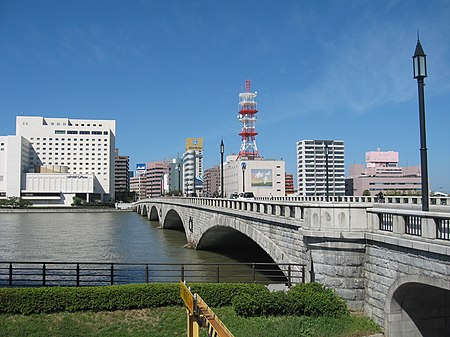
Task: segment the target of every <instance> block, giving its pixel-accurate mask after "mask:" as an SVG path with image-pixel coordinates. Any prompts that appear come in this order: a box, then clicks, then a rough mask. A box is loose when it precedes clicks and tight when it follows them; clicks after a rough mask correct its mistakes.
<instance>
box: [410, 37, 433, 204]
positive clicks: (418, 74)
mask: <svg viewBox="0 0 450 337" xmlns="http://www.w3.org/2000/svg"><path fill="white" fill-rule="evenodd" d="M413 70H414V78H416V79H417V86H418V94H419V122H420V170H421V179H422V211H429V209H430V206H429V189H428V160H427V136H426V128H425V97H424V86H425V83H424V78H425V77H427V59H426V55H425V53H424V52H423V49H422V45H421V44H420V40H419V34H417V44H416V50H415V52H414V56H413Z"/></svg>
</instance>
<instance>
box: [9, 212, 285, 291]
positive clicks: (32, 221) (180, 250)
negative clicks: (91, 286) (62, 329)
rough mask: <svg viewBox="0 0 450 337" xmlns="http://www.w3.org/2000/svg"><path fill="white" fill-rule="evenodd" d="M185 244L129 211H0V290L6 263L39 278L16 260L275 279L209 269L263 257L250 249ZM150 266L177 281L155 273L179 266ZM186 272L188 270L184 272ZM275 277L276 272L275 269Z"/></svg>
mask: <svg viewBox="0 0 450 337" xmlns="http://www.w3.org/2000/svg"><path fill="white" fill-rule="evenodd" d="M186 243H187V241H186V236H185V233H184V232H182V231H176V230H167V229H162V228H161V227H160V226H159V224H158V222H154V221H148V219H147V217H143V216H141V215H139V214H137V213H133V212H84V213H64V212H57V213H0V286H2V285H3V286H4V285H7V284H8V283H9V282H10V281H9V279H10V276H8V273H10V271H9V269H8V268H9V266H10V265H9V263H10V262H11V263H13V265H15V268H25V269H22V271H19V270H15V271H14V272H13V274H14V275H16V274H17V273H18V274H19V275H20V273H22V272H23V270H25V273H28V272H30V273H34V272H36V270H38V271H37V273H38V274H39V275H41V274H42V265H41V266H40V267H37V266H36V265H34V267H33V268H35V269H34V271H33V272H31V271H29V270H28V271H27V268H31V265H30V264H27V265H22V266H21V267H19V266H20V264H18V262H27V263H28V262H39V263H45V264H46V265H47V267H48V268H50V269H51V268H60V267H59V266H60V264H58V265H56V264H53V266H51V262H57V263H60V262H66V263H74V262H75V263H80V264H82V263H114V264H116V263H135V264H157V263H163V264H196V265H198V266H186V268H187V269H186V273H187V274H186V277H187V276H188V274H189V277H191V278H196V277H199V278H200V279H198V278H196V280H197V281H202V280H203V281H205V282H206V281H208V280H210V281H211V280H216V279H217V278H218V276H217V275H218V274H220V277H221V281H225V279H226V278H227V277H231V278H230V279H228V281H232V282H237V281H243V282H249V281H250V282H251V281H252V279H254V277H256V279H257V280H258V281H262V282H266V281H268V280H273V279H274V276H273V270H272V271H271V272H270V273H268V271H267V266H266V267H265V266H259V267H258V266H257V267H256V269H255V270H253V269H252V268H253V267H252V266H251V264H246V265H245V266H244V265H240V266H236V265H233V266H221V267H220V272H219V267H217V266H211V265H207V264H213V263H214V264H216V263H217V264H218V263H222V264H223V263H228V264H230V263H236V262H251V261H257V260H258V261H261V255H260V254H259V255H258V254H255V253H254V251H255V249H253V248H251V247H250V248H249V249H248V250H247V251H245V253H244V251H242V250H239V252H238V255H236V254H237V252H236V249H234V251H233V250H232V251H231V252H226V251H221V252H214V251H202V250H195V249H190V248H185V247H184V246H185V245H186ZM233 253H234V254H233ZM238 258H244V259H246V261H238V260H237V259H238ZM264 262H268V261H267V260H265V261H264ZM72 268H73V265H72ZM108 268H109V267H108ZM118 268H120V266H118ZM124 268H126V267H124ZM141 268H143V267H141ZM150 268H151V273H152V272H154V275H153V276H154V277H153V279H155V278H158V281H163V282H165V281H171V282H172V281H173V277H174V275H175V276H178V277H179V275H180V273H179V272H175V274H170V272H169V274H170V275H168V274H167V273H164V272H161V271H157V270H159V269H164V268H171V270H172V271H173V269H172V268H175V269H176V268H178V270H179V268H181V266H178V267H176V266H175V267H174V266H170V267H164V266H160V267H158V266H152V267H150ZM189 268H191V270H188V269H189ZM258 268H262V269H258ZM271 268H273V267H271ZM192 269H194V270H195V269H197V271H192ZM123 273H125V274H124V277H125V282H126V283H127V282H142V280H143V276H142V275H143V274H142V270H141V271H140V272H138V274H139V275H140V276H139V278H140V279H139V281H136V279H134V278H133V277H134V276H132V275H131V274H133V271H131V272H127V271H125V272H123ZM130 273H131V274H130ZM274 273H275V275H278V274H279V273H278V272H277V271H275V272H274ZM156 275H160V276H156ZM161 275H163V276H161ZM194 275H197V276H194ZM233 275H234V276H233ZM236 275H237V276H236ZM255 275H256V276H255ZM236 277H238V278H236ZM276 277H279V275H278V276H276ZM13 278H15V279H17V278H20V276H14V277H13ZM41 279H42V275H41V276H36V277H35V278H34V280H35V281H36V280H39V282H38V283H42V282H41V281H40V280H41ZM14 282H16V281H14ZM24 282H25V281H24ZM16 283H17V282H16ZM13 284H14V283H13ZM27 284H28V283H27V282H25V283H22V285H27Z"/></svg>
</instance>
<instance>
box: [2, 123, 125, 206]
mask: <svg viewBox="0 0 450 337" xmlns="http://www.w3.org/2000/svg"><path fill="white" fill-rule="evenodd" d="M115 133H116V122H115V121H114V120H86V119H69V118H44V117H29V116H18V117H17V118H16V135H15V136H0V198H2V197H3V198H6V197H11V196H16V197H22V198H23V199H28V200H30V201H31V202H32V203H33V204H35V205H52V206H57V205H61V206H63V205H66V206H67V205H70V204H71V203H72V201H73V197H74V196H77V197H80V198H82V199H84V200H86V201H87V202H89V201H101V202H108V201H111V200H112V199H113V198H114V154H115V152H114V149H115Z"/></svg>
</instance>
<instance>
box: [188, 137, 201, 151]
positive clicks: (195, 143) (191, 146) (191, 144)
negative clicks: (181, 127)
mask: <svg viewBox="0 0 450 337" xmlns="http://www.w3.org/2000/svg"><path fill="white" fill-rule="evenodd" d="M186 151H203V138H186Z"/></svg>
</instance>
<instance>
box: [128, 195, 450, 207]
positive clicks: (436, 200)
mask: <svg viewBox="0 0 450 337" xmlns="http://www.w3.org/2000/svg"><path fill="white" fill-rule="evenodd" d="M158 198H167V197H155V198H154V199H158ZM168 198H172V199H182V200H189V201H190V202H192V203H200V204H203V203H208V201H206V200H210V202H209V203H211V202H213V201H217V202H219V204H220V203H221V202H220V201H222V202H223V201H227V200H233V201H240V202H242V201H243V200H239V199H230V198H206V197H168ZM145 200H146V199H142V200H139V201H137V202H135V203H134V204H136V203H139V202H140V201H145ZM201 200H204V201H201ZM255 201H264V202H269V203H270V202H276V201H282V202H297V203H298V202H303V203H311V202H320V203H321V202H324V203H380V200H379V198H378V197H377V196H330V197H329V201H327V197H326V196H300V195H291V196H284V197H277V196H270V197H269V196H266V197H256V198H255ZM213 203H215V202H213ZM382 203H385V204H406V205H421V204H422V197H421V196H389V195H388V196H384V197H383V200H382ZM430 205H436V206H450V197H440V196H430Z"/></svg>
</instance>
